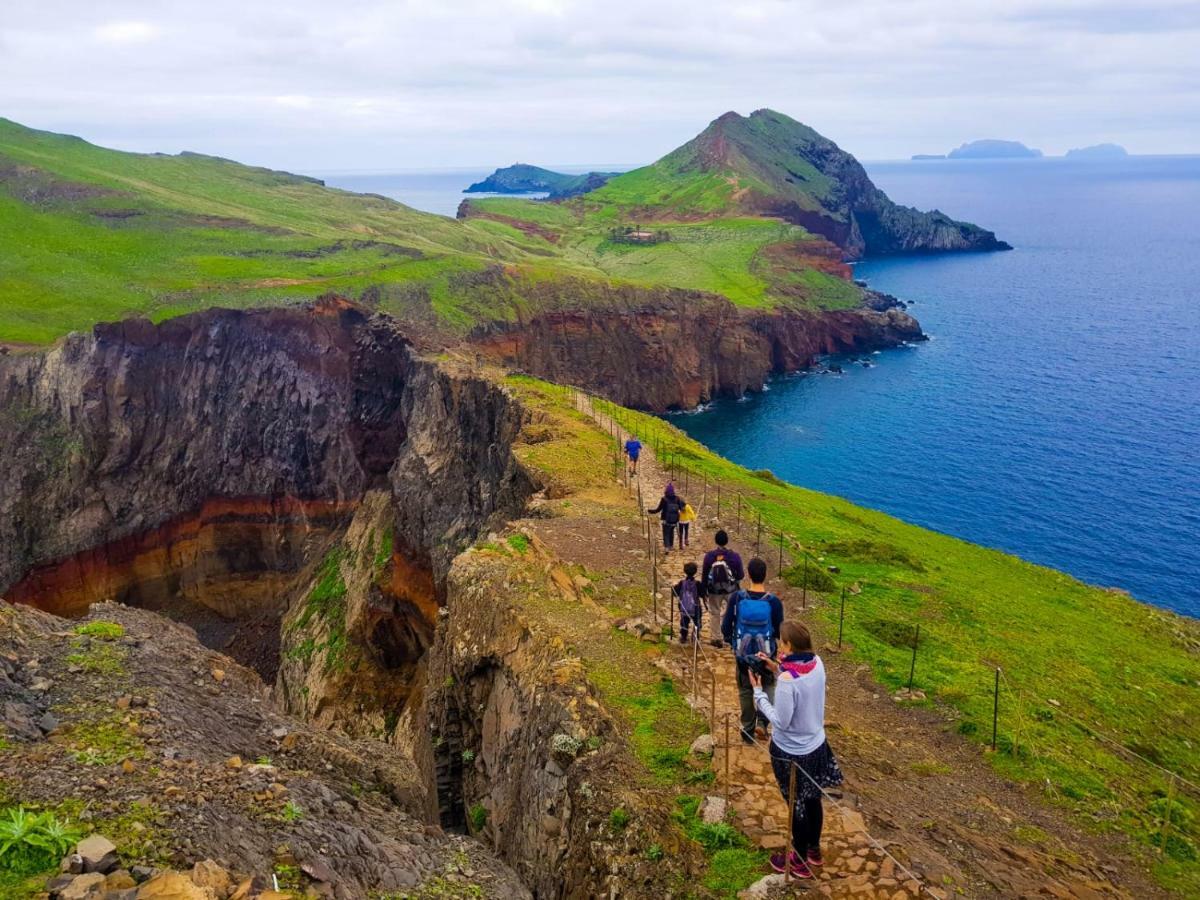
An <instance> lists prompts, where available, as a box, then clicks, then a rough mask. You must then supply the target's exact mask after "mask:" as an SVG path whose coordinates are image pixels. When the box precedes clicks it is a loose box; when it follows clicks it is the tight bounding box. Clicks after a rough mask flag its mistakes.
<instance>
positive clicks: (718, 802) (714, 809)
mask: <svg viewBox="0 0 1200 900" xmlns="http://www.w3.org/2000/svg"><path fill="white" fill-rule="evenodd" d="M727 812H728V809H727V806H726V803H725V798H724V797H705V798H704V802H703V803H702V804H700V820H701V821H702V822H704V824H705V825H716V824H717V823H719V822H724V821H725V815H726V813H727Z"/></svg>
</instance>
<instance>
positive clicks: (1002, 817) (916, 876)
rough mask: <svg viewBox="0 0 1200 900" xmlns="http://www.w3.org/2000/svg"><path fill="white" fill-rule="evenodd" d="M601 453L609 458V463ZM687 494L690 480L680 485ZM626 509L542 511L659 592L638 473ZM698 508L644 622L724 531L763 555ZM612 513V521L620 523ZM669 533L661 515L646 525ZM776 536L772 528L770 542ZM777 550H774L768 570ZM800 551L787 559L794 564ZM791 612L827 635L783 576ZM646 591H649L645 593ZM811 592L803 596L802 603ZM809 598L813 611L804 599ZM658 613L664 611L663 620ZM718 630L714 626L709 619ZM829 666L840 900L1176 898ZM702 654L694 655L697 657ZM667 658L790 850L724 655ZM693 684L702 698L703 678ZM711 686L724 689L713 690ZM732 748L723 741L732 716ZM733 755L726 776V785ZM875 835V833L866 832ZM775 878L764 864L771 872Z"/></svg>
mask: <svg viewBox="0 0 1200 900" xmlns="http://www.w3.org/2000/svg"><path fill="white" fill-rule="evenodd" d="M580 408H581V410H582V411H583V412H585V413H588V414H590V415H592V416H593V417H594V418H595V419H596V421H597V422H598V423H599V424H600V425H601V426H602V427H603V428H604V429H605V430H609V428H610V427H612V426H611V423H610V422H609V420H608V418H607V417H606V416H603V415H602V414H599V413H597V412H596V411H595V410H593V409H592V408H590V406H588V405H587V404H586V401H585V400H584V401H581V406H580ZM598 464H601V463H599V461H598ZM638 477H639V478H640V480H641V484H642V496H643V500H644V502H645V504H646V506H647V507H650V506H653V504H654V502H655V500H656V498H657V497H658V496H659V495H660V494H661V491H662V488H663V486H664V485H665V484H666V482H667V480H668V479H667V477H666V474H665V472H664V471H663V469H662V468H661V467H660V466H659V465H658V462H657V460H656V459H655V458H654V454H653V450H652V449H651V448H649V447H646V448H644V450H643V454H642V458H641V461H640V472H639V476H638ZM677 489H680V490H681V492H682V486H681V485H677ZM624 495H625V497H626V498H627V501H628V502H627V503H626V504H624V506H625V511H624V512H622V511H621V510H616V511H612V510H606V511H605V515H597V514H596V510H595V509H590V510H585V509H584V508H583V507H582V505H581V506H580V508H579V511H578V512H574V513H572V512H570V511H568V513H567V515H566V516H565V517H564V518H556V519H554V520H552V522H553V524H552V525H547V524H546V523H544V522H543V523H538V522H532V523H531V525H532V527H533V528H534V530H535V531H537V532H538V535H539V537H540V538H542V539H543V540H544V541H545V542H546V544H547V545H548V546H550V547H551V549H553V550H554V551H555V552H556V553H557V554H558V555H559V557H560V558H562V559H564V560H570V561H572V562H577V563H581V564H585V565H587V566H588V567H589V568H593V569H596V570H599V571H607V572H609V573H610V574H611V575H612V577H614V578H616V579H618V580H620V581H622V582H624V583H627V584H630V585H634V584H645V585H647V587H649V584H648V582H649V580H650V554H649V553H648V552H647V540H646V537H645V534H646V532H645V529H644V523H643V522H642V521H641V519H640V517H639V512H638V507H637V494H636V482H634V483H632V484H631V485H630V486H629V487H628V488H627V489H625V492H624ZM685 496H687V497H688V499H689V500H690V501H691V502H692V503H693V505H694V506H695V507H696V508H697V514H698V519H697V521H696V522H695V523H694V524H693V526H692V530H693V535H692V546H691V547H690V548H689V549H688V550H686V551H680V550H678V549H677V550H676V551H674V552H673V553H671V554H669V555H667V556H665V557H664V556H663V555H662V554H661V553H660V554H659V563H658V586H659V598H658V600H657V602H656V603H655V604H654V605H650V604H649V603H647V606H646V607H645V608H643V609H641V610H635V616H640V618H641V619H642V620H643V621H644V622H645V623H646V625H649V626H654V625H655V624H658V625H659V626H661V625H665V624H667V621H668V614H669V609H670V607H669V604H670V599H669V595H670V587H669V586H670V585H671V584H673V583H674V582H675V581H677V580H678V579H679V577H681V571H682V565H683V562H684V561H686V560H687V559H694V560H696V561H697V562H699V559H700V557H701V556H702V554H703V552H704V550H705V549H707V547H708V544H709V542H710V541H711V534H712V532H713V530H715V528H716V527H718V525H719V526H721V527H724V528H725V529H726V530H727V531H728V532H729V533H730V535H731V546H733V547H734V548H735V549H738V550H739V551H741V552H742V553H743V556H744V557H746V558H748V557H749V556H752V555H753V550H754V542H755V528H754V525H753V524H752V523H748V522H743V523H742V527H741V528H740V529H739V528H738V527H737V525H736V522H734V521H730V519H733V518H734V515H733V514H732V510H730V509H729V504H728V503H725V504H723V508H722V513H723V514H724V519H723V520H722V521H720V522H718V520H717V518H716V509H715V503H714V499H715V492H714V491H713V490H711V486H710V490H709V491H708V498H707V499H708V503H707V505H705V506H703V507H702V506H701V503H700V502H699V501H701V498H702V497H703V492H702V491H701V492H697V491H695V490H693V491H691V492H690V495H686V494H685ZM614 523H616V524H614ZM647 524H648V525H649V528H650V533H651V535H652V537H653V538H654V539H655V540H656V541H659V542H661V538H660V535H659V529H658V523H657V520H656V519H655V520H653V521H649V522H648V523H647ZM764 541H765V538H764ZM659 547H660V548H661V543H659ZM778 552H779V551H778V545H777V544H776V545H772V546H771V547H770V548H769V550H768V548H767V547H766V546H764V547H763V554H762V555H763V556H764V558H766V559H767V560H768V564H769V567H770V572H771V574H772V576H773V575H774V574H775V570H776V568H777V563H778ZM788 562H789V560H788V559H787V555H786V554H785V565H786V564H788ZM771 586H772V589H773V590H774V591H775V592H776V593H777V594H778V595H779V596H780V597H781V599H782V600H783V602H784V607H785V610H786V614H787V616H788V617H795V618H801V619H808V620H809V621H810V623H812V624H813V625H814V626H815V633H816V635H817V637H818V640H820V638H821V632H820V627H819V624H818V623H815V622H812V618H811V612H812V610H813V609H815V608H816V607H817V605H818V604H820V603H822V602H823V601H822V598H820V597H818V596H815V595H813V594H812V593H811V592H810V593H809V595H808V597H807V598H802V597H801V591H799V590H798V589H793V588H789V587H788V586H787V585H785V584H783V583H782V582H780V581H778V580H776V579H774V578H772V580H771ZM646 596H647V600H648V601H649V599H650V591H649V590H647V592H646ZM805 601H807V602H805ZM802 607H806V608H802ZM656 612H657V617H656ZM704 628H705V634H706V635H707V628H708V622H707V621H706V622H705V623H704ZM821 653H822V656H823V658H824V660H825V663H826V667H827V671H828V677H829V688H828V690H829V696H828V705H827V727H828V731H829V737H830V743H831V745H832V746H833V747H834V750H835V752H836V753H837V754H838V756H839V757H840V759H841V762H842V768H843V770H844V771H845V773H846V784H845V785H844V786H843V788H842V789H841V791H839V792H835V795H837V796H839V797H840V799H839V801H838V803H837V804H836V805H833V804H830V803H829V802H827V803H826V825H825V838H824V844H825V857H826V864H825V866H824V867H823V868H822V869H819V870H818V878H817V879H816V880H815V881H810V882H805V883H804V884H805V885H807V888H808V889H809V890H813V891H819V892H820V893H821V894H823V895H826V896H831V897H839V898H840V897H880V898H888V900H906V898H916V897H931V896H932V897H1029V896H1051V897H1063V898H1067V897H1079V898H1102V897H1138V898H1141V897H1157V896H1165V894H1164V893H1163V891H1162V890H1161V889H1160V888H1158V887H1157V886H1155V885H1154V884H1153V883H1152V882H1150V881H1149V879H1148V878H1147V877H1146V876H1145V875H1144V874H1143V871H1142V870H1141V868H1140V867H1138V866H1137V865H1136V864H1135V863H1132V862H1130V861H1129V860H1127V859H1124V858H1121V857H1120V856H1114V854H1115V853H1116V852H1117V851H1118V848H1117V847H1114V846H1113V845H1114V844H1116V843H1118V842H1117V841H1114V840H1113V839H1111V838H1104V839H1101V838H1099V837H1097V836H1093V835H1088V834H1084V833H1082V832H1080V831H1079V830H1078V829H1077V828H1075V827H1074V826H1073V825H1071V824H1069V823H1068V822H1067V821H1066V820H1065V817H1064V816H1063V815H1062V814H1061V813H1059V812H1058V811H1056V810H1053V809H1050V808H1048V807H1046V806H1045V805H1044V804H1042V803H1040V802H1038V800H1037V799H1036V798H1035V797H1034V796H1033V795H1032V794H1031V793H1030V792H1029V791H1026V790H1024V789H1022V788H1020V787H1019V786H1017V785H1015V784H1013V783H1011V782H1008V781H1005V780H1004V779H1003V778H1001V777H1000V776H998V775H997V774H996V773H995V772H994V771H993V770H992V769H991V768H990V767H989V766H988V765H987V764H986V762H985V761H984V760H983V759H982V758H981V755H980V752H979V749H978V747H977V746H976V745H974V744H971V743H969V742H967V741H966V740H965V739H963V738H961V737H959V736H958V735H956V734H953V733H952V732H951V730H950V728H949V727H948V724H947V721H946V719H945V718H944V717H942V716H941V715H940V714H939V713H937V712H935V711H930V710H927V709H913V708H905V707H903V706H901V705H900V704H898V703H897V702H896V701H895V700H893V699H892V697H891V696H890V695H889V694H888V693H887V692H886V690H885V689H883V688H881V687H879V686H878V685H877V684H875V683H874V682H873V680H872V679H871V678H870V674H869V672H868V671H867V669H866V667H865V666H856V665H854V664H853V663H852V662H850V661H849V660H846V659H843V658H841V657H839V656H838V654H837V652H836V650H835V649H834V648H831V647H828V646H826V647H824V648H822V650H821ZM693 655H694V656H695V660H696V662H695V666H693ZM659 665H660V666H661V667H662V668H664V669H665V670H666V671H667V672H668V673H669V674H671V675H672V676H673V677H674V678H675V679H676V681H677V683H679V684H680V685H682V686H684V687H685V688H686V690H687V691H688V692H689V695H690V702H692V705H693V706H694V707H695V708H696V709H697V711H698V712H700V713H701V714H702V715H703V716H705V718H708V719H710V726H711V731H712V734H713V736H714V739H715V744H716V750H715V757H714V769H715V771H716V773H717V779H718V781H717V784H716V785H715V786H714V787H713V788H712V794H714V795H716V796H725V795H726V791H727V795H728V797H729V800H730V803H731V806H732V809H733V814H734V817H735V821H736V823H737V824H738V826H739V827H740V828H741V829H742V830H743V831H744V832H745V833H746V834H747V835H748V836H749V837H750V838H751V839H752V840H754V841H756V842H758V843H759V844H760V845H761V846H762V847H764V848H768V849H776V848H780V847H782V846H783V845H784V843H785V841H786V837H787V832H786V829H787V820H786V802H785V801H784V800H783V799H782V798H781V796H780V793H779V790H778V788H777V787H776V785H775V781H774V777H773V775H772V771H771V766H770V761H769V758H768V755H767V752H766V749H765V747H763V746H761V745H760V746H745V745H743V744H742V742H741V740H740V738H739V736H738V697H737V686H736V681H735V672H734V666H733V664H732V661H731V660H730V659H729V657H728V651H723V650H717V649H715V648H713V647H711V646H708V645H707V644H701V645H700V646H699V647H696V648H693V647H691V646H690V645H688V646H681V645H679V643H678V640H677V639H675V642H674V644H673V649H672V650H671V651H670V652H669V653H667V654H665V655H664V657H663V658H662V659H661V661H660V663H659ZM693 679H694V683H695V685H696V688H695V694H694V695H692V693H691V692H692V690H693V688H692V685H693ZM714 685H715V699H714V697H713V687H714ZM727 719H728V734H729V737H730V739H731V743H732V746H731V747H730V746H728V744H727V742H726V720H727ZM726 753H728V757H729V758H728V770H729V781H728V787H727V786H726V783H725V771H726V759H725V755H726ZM868 832H869V835H868ZM764 874H765V873H764Z"/></svg>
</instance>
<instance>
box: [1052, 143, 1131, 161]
mask: <svg viewBox="0 0 1200 900" xmlns="http://www.w3.org/2000/svg"><path fill="white" fill-rule="evenodd" d="M1128 155H1129V151H1128V150H1126V149H1125V148H1124V147H1122V146H1121V145H1120V144H1092V146H1090V147H1076V148H1074V149H1073V150H1068V151H1067V159H1124V158H1125V157H1127V156H1128Z"/></svg>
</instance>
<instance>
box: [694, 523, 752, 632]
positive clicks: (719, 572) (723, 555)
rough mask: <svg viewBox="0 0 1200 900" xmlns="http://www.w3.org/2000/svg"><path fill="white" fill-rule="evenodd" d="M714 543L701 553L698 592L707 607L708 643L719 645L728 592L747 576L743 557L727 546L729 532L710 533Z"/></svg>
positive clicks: (738, 585) (735, 588)
mask: <svg viewBox="0 0 1200 900" xmlns="http://www.w3.org/2000/svg"><path fill="white" fill-rule="evenodd" d="M713 543H714V544H716V546H715V547H714V548H713V549H712V550H709V551H708V552H707V553H705V554H704V568H703V569H702V570H701V572H700V592H701V593H702V594H703V595H704V603H705V606H707V607H708V631H709V638H710V643H711V644H712V645H713V646H714V647H720V646H721V644H722V643H724V642H723V641H722V640H721V617H722V615H723V614H724V612H725V607H726V605H727V603H728V600H729V595H730V594H732V593H733V592H734V591H736V590H737V589H738V587H740V583H741V580H742V579H743V578H745V577H746V573H745V572H744V571H743V569H742V557H741V556H739V555H738V554H737V553H735V552H734V551H732V550H730V549H729V546H728V545H729V535H728V534H726V533H725V531H724V530H723V529H722V530H721V531H718V532H717V533H716V534H715V535H713Z"/></svg>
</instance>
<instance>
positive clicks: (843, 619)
mask: <svg viewBox="0 0 1200 900" xmlns="http://www.w3.org/2000/svg"><path fill="white" fill-rule="evenodd" d="M845 624H846V589H845V588H844V587H843V588H842V612H841V615H839V616H838V649H839V650H841V649H842V626H843V625H845Z"/></svg>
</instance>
